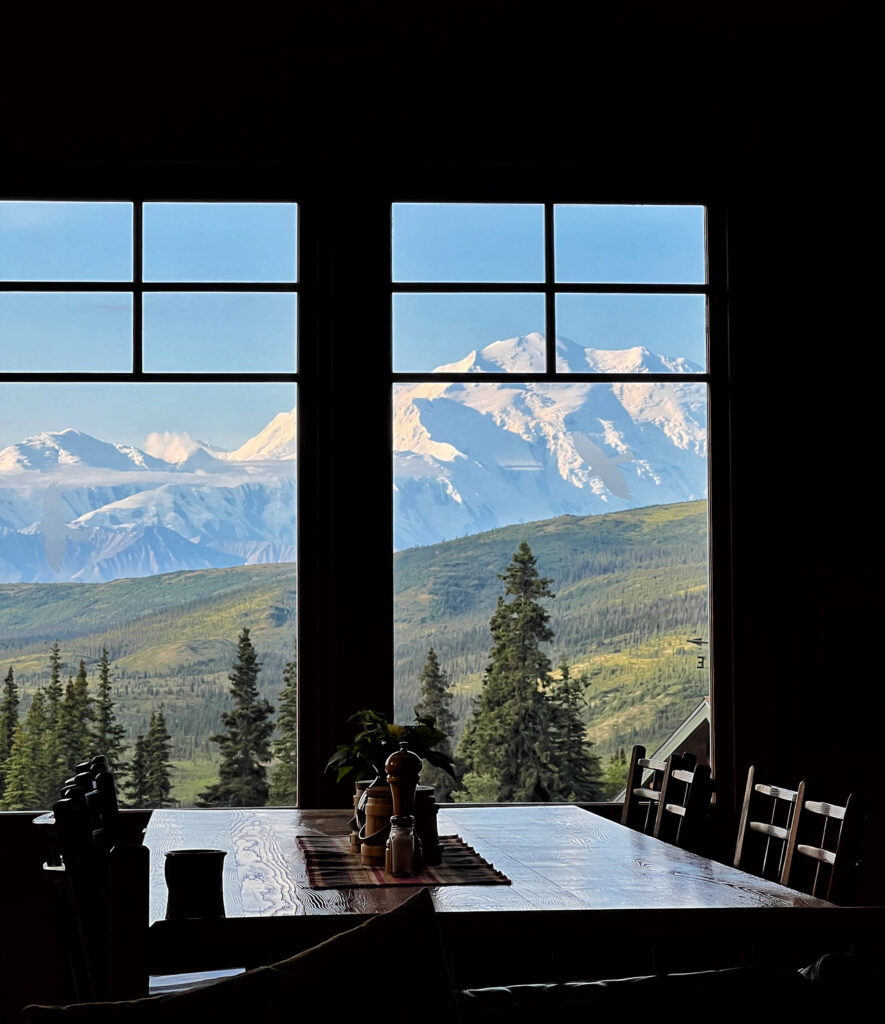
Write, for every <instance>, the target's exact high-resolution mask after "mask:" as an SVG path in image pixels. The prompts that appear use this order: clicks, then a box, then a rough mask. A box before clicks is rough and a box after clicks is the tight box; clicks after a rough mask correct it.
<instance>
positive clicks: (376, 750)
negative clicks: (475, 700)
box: [326, 710, 458, 782]
mask: <svg viewBox="0 0 885 1024" xmlns="http://www.w3.org/2000/svg"><path fill="white" fill-rule="evenodd" d="M350 721H351V722H357V723H358V726H359V728H358V730H357V732H356V735H355V736H354V738H353V742H352V743H341V744H339V746H338V749H337V750H336V751H335V753H334V754H333V755H332V756H331V757H330V758H329V760H328V762H327V763H326V771H331V770H333V769H334V770H335V771H336V772H337V781H338V782H341V781H342V780H344V779H348V778H352V779H353V780H354V782H359V781H361V780H363V779H369V780H371V781H372V782H375V781H378V780H382V781H383V780H384V762H385V761H386V760H387V758H388V757H389V756H390V755H391V754H392V753H393V752H394V751H396V750H399V745H400V743H401V742H402V741H405V742H406V743H407V744H408V749H409V750H411V751H413V753H415V754H417V755H418V756H419V757H421V758H423V759H424V760H425V761H427V762H428V764H432V765H434V766H435V767H437V768H442V769H443V771H445V772H448V774H449V775H451V776H452V778H453V779H455V780H456V781H457V778H458V777H457V775H456V774H455V765H454V761H453V760H452V758H451V757H450V756H449V754H447V753H446V752H445V751H444V750H441V749H439V748H440V744H441V743H442V742H443V741H444V740H445V739H446V734H445V733H444V732H441V731H440V730H439V729H438V728H437V727H436V720H435V719H434V718H432V717H430V716H429V715H428V716H423V715H416V716H415V722H414V724H412V725H399V724H397V723H395V722H389V721H388V720H387V718H386V716H385V715H382V714H381V713H380V712H378V711H372V710H364V711H357V713H356V714H355V715H352V716H351V718H350Z"/></svg>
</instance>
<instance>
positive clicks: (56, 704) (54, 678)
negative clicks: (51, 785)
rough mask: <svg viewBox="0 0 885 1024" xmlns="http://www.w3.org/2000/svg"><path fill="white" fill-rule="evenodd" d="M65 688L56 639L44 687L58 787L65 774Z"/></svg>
mask: <svg viewBox="0 0 885 1024" xmlns="http://www.w3.org/2000/svg"><path fill="white" fill-rule="evenodd" d="M64 694H65V689H64V685H63V683H62V681H61V652H60V650H59V646H58V640H56V641H55V642H54V643H53V645H52V649H51V650H50V652H49V685H48V686H47V688H46V714H47V718H48V727H49V759H50V762H51V765H52V767H53V771H54V775H55V779H56V782H55V788H56V789H58V788H59V787H60V786H61V784H62V782H64V780H65V777H66V775H67V755H66V754H65V751H64V747H63V743H62V736H61V730H62V718H63V716H62V701H63V700H64Z"/></svg>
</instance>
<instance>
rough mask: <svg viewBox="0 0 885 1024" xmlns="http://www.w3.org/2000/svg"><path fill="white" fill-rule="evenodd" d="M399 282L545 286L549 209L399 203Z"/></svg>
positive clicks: (395, 247) (396, 256)
mask: <svg viewBox="0 0 885 1024" xmlns="http://www.w3.org/2000/svg"><path fill="white" fill-rule="evenodd" d="M393 279H394V281H440V282H445V281H510V282H520V281H542V280H543V279H544V208H543V206H537V205H518V204H508V203H395V204H394V206H393Z"/></svg>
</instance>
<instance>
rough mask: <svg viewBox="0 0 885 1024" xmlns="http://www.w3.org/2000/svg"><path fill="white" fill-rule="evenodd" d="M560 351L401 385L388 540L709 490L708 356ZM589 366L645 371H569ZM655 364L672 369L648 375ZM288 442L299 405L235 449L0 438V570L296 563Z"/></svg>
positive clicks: (18, 578) (518, 347)
mask: <svg viewBox="0 0 885 1024" xmlns="http://www.w3.org/2000/svg"><path fill="white" fill-rule="evenodd" d="M556 351H557V366H558V369H559V370H560V372H562V373H563V375H564V376H563V378H562V382H559V381H557V382H555V383H550V382H529V383H524V382H523V383H518V382H514V383H513V384H510V383H503V384H502V383H483V381H482V377H483V374H487V373H492V372H494V373H502V372H514V373H517V374H520V375H525V374H530V373H532V372H533V371H534V372H537V371H539V370H541V369H542V368H543V357H544V339H543V337H542V336H541V335H539V334H528V335H524V336H521V337H517V338H510V339H504V340H501V341H495V342H493V343H492V344H490V345H487V346H486V347H485V348H483V349H481V350H478V351H475V352H471V353H470V354H469V355H467V356H466V357H465V358H464V359H462V360H460V361H459V362H457V363H452V364H449V365H448V366H445V367H440V368H439V369H440V370H448V371H450V372H458V373H466V374H475V375H476V381H475V382H473V381H470V382H469V383H466V382H458V383H451V382H445V381H439V382H437V381H430V382H426V383H420V384H400V385H397V387H396V389H395V407H394V424H393V436H394V459H395V477H394V547H395V549H396V550H400V549H403V548H407V547H412V546H415V545H418V544H431V543H436V542H438V541H441V540H447V539H451V538H454V537H459V536H462V535H464V534H468V533H477V532H480V531H483V530H489V529H493V528H495V527H497V526H503V525H507V524H510V523H514V522H529V521H532V520H538V519H546V518H550V517H553V516H557V515H563V514H573V515H588V514H595V513H601V512H611V511H616V510H620V509H625V508H632V507H638V506H642V505H652V504H666V503H669V502H676V501H689V500H694V499H697V498H703V497H705V496H706V493H707V459H706V454H707V451H706V443H707V435H706V395H705V389H704V386H703V385H702V384H699V383H696V382H693V381H684V380H683V381H680V380H679V376H680V375H681V374H685V373H686V372H692V371H697V370H698V369H699V368H698V367H695V366H692V365H691V364H690V363H688V362H687V361H686V360H684V359H670V358H667V357H664V356H660V355H655V354H653V353H651V352H649V351H648V350H647V349H645V348H642V347H639V346H637V347H635V348H630V349H623V350H618V351H607V350H600V349H589V348H582V347H581V346H579V345H576V344H574V343H573V342H571V341H568V340H567V339H557V346H556ZM594 370H595V371H598V372H605V373H625V374H626V373H629V374H635V375H636V377H637V379H636V380H635V381H634V380H631V381H629V382H627V383H604V384H603V383H594V384H591V383H587V382H585V381H575V380H569V378H568V376H567V374H568V372H569V371H571V372H577V371H584V372H587V371H594ZM647 373H662V374H668V375H670V377H672V380H671V379H668V380H667V381H666V382H665V383H651V382H649V383H643V382H642V379H641V377H642V375H643V374H647ZM295 441H296V427H295V411H294V410H291V411H289V412H283V413H280V414H279V415H277V416H275V417H274V418H273V419H272V420H271V421H270V422H269V423H268V424H267V426H266V427H265V428H264V429H263V430H262V431H260V432H259V433H258V434H257V435H256V436H255V437H253V438H251V439H249V440H247V441H246V442H245V443H244V444H243V445H241V446H240V447H239V448H237V449H236V450H235V451H224V450H222V449H219V448H217V447H214V446H213V445H212V444H211V443H209V442H207V441H193V440H191V439H190V438H187V437H185V438H181V437H179V436H173V435H164V434H154V435H151V437H150V438H149V439H148V441H147V442H146V447H147V448H149V449H150V451H151V452H152V453H153V454H149V453H148V452H147V451H142V450H140V449H138V448H134V447H132V446H130V445H122V444H113V443H110V442H107V441H102V440H98V439H97V438H94V437H90V436H89V435H88V434H84V433H82V432H80V431H78V430H74V429H69V430H64V431H61V432H59V433H41V434H36V435H35V436H33V437H29V438H27V439H26V440H24V441H22V442H20V443H18V444H14V445H10V446H9V447H7V448H5V449H3V450H2V451H0V582H60V581H65V580H78V581H99V580H111V579H117V578H121V577H133V576H144V575H152V574H154V573H160V572H171V571H174V570H178V569H201V568H210V567H214V568H221V567H226V566H232V565H242V564H254V563H257V562H278V561H294V560H295V468H294V464H295ZM161 456H162V457H161ZM355 505H356V499H355Z"/></svg>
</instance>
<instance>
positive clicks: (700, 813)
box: [654, 755, 713, 853]
mask: <svg viewBox="0 0 885 1024" xmlns="http://www.w3.org/2000/svg"><path fill="white" fill-rule="evenodd" d="M692 760H693V759H691V758H689V756H688V755H683V756H682V757H681V758H674V757H673V756H672V755H671V756H670V757H669V758H668V759H667V770H666V771H665V773H664V781H663V785H662V787H661V798H660V800H659V801H658V813H657V817H656V819H655V826H654V835H655V836H656V837H657V838H658V839H662V840H664V842H667V843H673V844H674V845H675V846H679V847H681V848H682V849H684V850H691V851H693V852H694V853H704V852H705V851H706V846H707V836H708V828H709V821H710V806H711V803H712V799H713V780H712V778H711V775H710V766H709V765H708V764H692ZM686 765H691V767H686Z"/></svg>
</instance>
